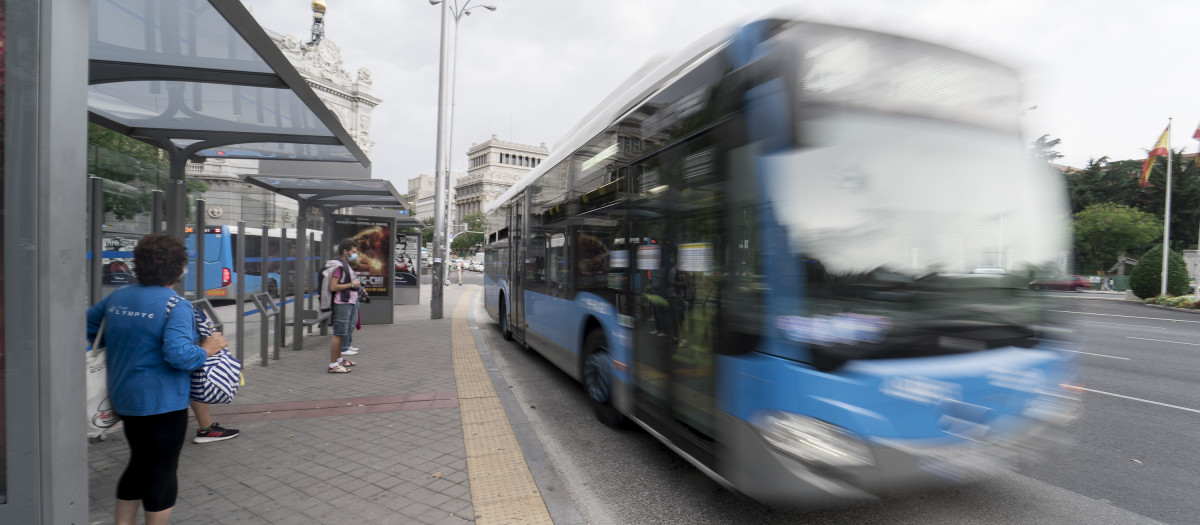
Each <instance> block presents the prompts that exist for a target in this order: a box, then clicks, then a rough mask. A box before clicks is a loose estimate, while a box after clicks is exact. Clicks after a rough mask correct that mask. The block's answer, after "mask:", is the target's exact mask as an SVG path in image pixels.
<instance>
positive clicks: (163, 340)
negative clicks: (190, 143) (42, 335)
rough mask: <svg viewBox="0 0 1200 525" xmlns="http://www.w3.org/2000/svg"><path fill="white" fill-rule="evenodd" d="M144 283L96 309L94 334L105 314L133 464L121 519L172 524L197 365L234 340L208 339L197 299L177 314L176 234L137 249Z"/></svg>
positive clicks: (114, 388)
mask: <svg viewBox="0 0 1200 525" xmlns="http://www.w3.org/2000/svg"><path fill="white" fill-rule="evenodd" d="M133 262H134V273H135V274H136V275H137V283H136V284H131V285H129V286H125V287H123V288H119V289H117V290H116V291H114V292H113V293H112V294H110V295H109V296H108V297H105V298H104V299H102V300H101V301H100V302H99V303H96V305H94V306H92V307H91V308H89V309H88V315H87V318H88V334H90V335H92V336H94V335H95V333H96V332H97V330H98V329H99V327H100V321H101V320H104V321H106V323H105V328H104V334H103V337H104V340H105V341H106V342H107V346H108V393H109V397H110V399H111V400H112V405H113V409H114V410H115V411H116V412H117V414H119V415H120V416H121V419H122V420H123V421H124V426H125V437H126V439H127V440H128V442H129V465H128V466H127V467H126V468H125V473H124V474H122V475H121V480H120V482H119V483H118V484H117V504H116V523H117V525H124V524H134V523H136V522H137V511H138V507H139V506H141V507H142V508H144V509H145V511H146V523H147V524H148V525H149V524H156V523H167V521H168V520H169V519H170V517H171V510H172V509H173V508H174V507H175V496H176V492H177V482H176V477H175V471H176V469H177V467H178V466H179V452H180V450H181V449H182V448H183V440H184V437H185V434H186V433H187V422H188V421H187V418H188V415H187V408H188V403H189V399H188V393H189V390H190V386H191V371H192V370H195V369H197V368H200V367H201V366H203V365H204V360H205V358H207V357H208V356H210V355H213V354H215V353H217V352H218V351H220V350H221V349H222V348H224V347H225V346H226V341H225V337H224V336H222V335H221V334H220V333H218V334H216V335H214V336H213V337H209V338H207V339H204V340H203V341H201V340H200V336H199V333H198V332H197V331H196V321H195V317H194V314H193V310H192V304H191V303H190V302H188V301H180V302H179V304H178V305H177V306H176V307H175V308H173V309H172V310H171V312H170V314H167V312H166V305H167V300H168V299H170V298H171V297H172V296H174V295H176V294H175V290H173V289H172V288H171V287H172V286H173V285H174V284H175V283H177V282H178V281H179V279H180V278H181V277H182V276H183V273H184V270H185V269H186V267H187V250H186V248H185V247H184V244H183V241H180V240H179V239H178V238H176V237H169V236H166V235H160V234H150V235H147V236H145V237H142V239H141V240H140V241H138V245H137V248H134V250H133Z"/></svg>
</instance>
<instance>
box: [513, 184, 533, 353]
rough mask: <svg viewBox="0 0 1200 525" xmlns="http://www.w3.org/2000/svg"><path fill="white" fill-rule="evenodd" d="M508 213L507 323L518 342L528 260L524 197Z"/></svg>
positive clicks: (522, 336) (522, 323)
mask: <svg viewBox="0 0 1200 525" xmlns="http://www.w3.org/2000/svg"><path fill="white" fill-rule="evenodd" d="M509 213H511V214H512V220H511V221H510V222H509V224H512V229H511V230H510V235H511V236H512V237H511V238H512V241H511V242H510V245H511V247H512V250H511V253H512V261H511V262H510V263H509V266H508V268H509V277H510V279H509V282H508V291H509V293H510V294H512V297H509V298H508V302H509V304H511V305H512V314H510V315H511V317H512V322H510V323H509V330H510V331H511V332H512V333H513V335H514V336H515V337H516V338H517V339H518V340H520V341H524V340H525V264H526V261H525V259H527V258H528V255H529V254H528V253H527V252H526V250H525V222H526V219H527V217H526V216H525V196H524V194H522V195H521V196H520V197H518V198H517V201H516V203H515V204H513V206H512V207H510V208H509Z"/></svg>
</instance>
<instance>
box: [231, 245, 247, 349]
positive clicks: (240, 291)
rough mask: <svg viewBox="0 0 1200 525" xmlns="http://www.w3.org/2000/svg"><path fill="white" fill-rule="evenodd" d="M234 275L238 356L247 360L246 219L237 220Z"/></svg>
mask: <svg viewBox="0 0 1200 525" xmlns="http://www.w3.org/2000/svg"><path fill="white" fill-rule="evenodd" d="M233 244H234V246H233V254H234V257H233V275H234V279H237V284H236V285H235V288H234V289H235V290H236V291H235V292H234V293H235V294H236V295H237V297H236V298H235V299H234V300H235V301H237V358H238V361H245V353H244V352H243V350H242V349H243V348H245V343H246V317H245V315H246V304H245V302H244V301H245V300H246V221H238V222H237V238H236V239H234V241H233Z"/></svg>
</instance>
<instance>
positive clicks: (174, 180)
mask: <svg viewBox="0 0 1200 525" xmlns="http://www.w3.org/2000/svg"><path fill="white" fill-rule="evenodd" d="M167 153H168V154H169V155H170V159H171V175H170V178H169V179H167V200H166V204H167V229H166V232H167V235H170V236H172V237H176V238H178V239H180V240H185V241H186V239H187V237H185V236H184V232H183V228H184V223H186V222H187V186H186V185H185V184H184V179H185V178H186V177H187V171H186V170H187V156H186V155H184V154H183V152H182V151H180V150H179V149H178V148H173V149H168V150H167ZM175 293H177V294H179V295H184V294H185V293H186V292H184V284H183V280H182V279H180V280H179V282H177V283H175Z"/></svg>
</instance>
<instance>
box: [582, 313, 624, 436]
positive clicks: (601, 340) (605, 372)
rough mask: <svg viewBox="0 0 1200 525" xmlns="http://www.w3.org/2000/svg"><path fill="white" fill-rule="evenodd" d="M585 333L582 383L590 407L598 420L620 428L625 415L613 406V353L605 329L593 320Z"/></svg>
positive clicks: (589, 322) (590, 320)
mask: <svg viewBox="0 0 1200 525" xmlns="http://www.w3.org/2000/svg"><path fill="white" fill-rule="evenodd" d="M585 330H586V331H585V332H584V333H585V334H587V335H585V336H584V342H583V360H582V361H583V362H582V364H581V368H582V371H581V373H580V381H581V382H582V383H583V389H584V392H585V393H586V394H587V396H588V404H590V405H591V406H592V413H594V414H595V415H596V419H598V420H600V422H601V423H603V424H604V425H606V426H609V427H613V428H620V427H621V426H622V425H623V424H624V422H625V416H623V415H622V414H621V412H620V411H618V410H617V409H616V407H614V406H613V403H612V401H613V400H612V390H613V379H612V354H611V353H610V352H609V350H608V343H607V339H606V338H605V336H604V329H602V328H601V327H600V325H599V323H595V321H594V320H592V319H589V321H588V324H587V328H586V329H585Z"/></svg>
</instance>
